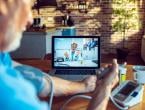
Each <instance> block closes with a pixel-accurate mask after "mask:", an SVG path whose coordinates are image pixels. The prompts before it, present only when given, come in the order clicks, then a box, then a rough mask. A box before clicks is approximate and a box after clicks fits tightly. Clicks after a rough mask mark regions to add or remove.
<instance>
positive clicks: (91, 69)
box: [51, 36, 100, 80]
mask: <svg viewBox="0 0 145 110" xmlns="http://www.w3.org/2000/svg"><path fill="white" fill-rule="evenodd" d="M52 68H53V71H51V74H52V75H54V76H58V77H61V78H64V79H68V80H82V79H84V78H85V77H87V76H88V75H94V74H96V73H95V71H96V69H98V68H100V36H53V37H52Z"/></svg>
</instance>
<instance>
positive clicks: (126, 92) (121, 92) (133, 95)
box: [111, 81, 143, 107]
mask: <svg viewBox="0 0 145 110" xmlns="http://www.w3.org/2000/svg"><path fill="white" fill-rule="evenodd" d="M111 96H112V98H113V99H114V100H115V101H116V102H117V103H118V104H120V105H122V106H127V107H131V106H133V105H136V104H138V103H139V102H141V101H142V96H143V87H142V85H140V84H138V83H136V82H134V81H125V82H123V83H122V84H121V85H119V86H118V87H117V88H115V90H113V92H112V95H111Z"/></svg>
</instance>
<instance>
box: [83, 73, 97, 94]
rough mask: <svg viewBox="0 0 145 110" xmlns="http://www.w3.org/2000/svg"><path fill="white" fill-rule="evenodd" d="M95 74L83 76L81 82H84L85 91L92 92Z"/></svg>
mask: <svg viewBox="0 0 145 110" xmlns="http://www.w3.org/2000/svg"><path fill="white" fill-rule="evenodd" d="M96 81H97V77H96V76H89V77H87V78H85V79H84V80H83V81H82V82H83V83H84V84H85V92H92V91H94V90H95V87H96Z"/></svg>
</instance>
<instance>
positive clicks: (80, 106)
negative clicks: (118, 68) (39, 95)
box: [20, 60, 145, 110]
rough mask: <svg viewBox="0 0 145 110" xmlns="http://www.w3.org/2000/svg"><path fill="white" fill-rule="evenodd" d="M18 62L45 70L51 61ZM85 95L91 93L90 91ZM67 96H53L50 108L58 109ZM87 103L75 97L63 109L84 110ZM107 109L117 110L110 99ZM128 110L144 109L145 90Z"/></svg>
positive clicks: (131, 77)
mask: <svg viewBox="0 0 145 110" xmlns="http://www.w3.org/2000/svg"><path fill="white" fill-rule="evenodd" d="M20 62H21V63H23V64H28V65H31V66H34V67H37V68H39V69H42V70H43V71H46V72H47V71H49V70H51V61H43V60H29V61H20ZM127 79H128V80H132V79H133V70H132V65H128V66H127ZM87 95H91V93H90V94H87ZM69 98H70V96H67V97H65V96H63V97H57V98H54V103H53V107H52V110H59V109H60V107H62V105H63V104H64V102H65V101H66V100H68V99H69ZM88 104H89V101H88V100H85V99H75V100H74V101H72V102H71V103H69V104H68V105H67V107H66V109H65V110H86V108H87V106H88ZM107 110H118V109H117V108H116V107H115V106H114V105H113V104H112V102H111V101H109V103H108V107H107ZM129 110H145V91H144V96H143V101H142V102H141V103H140V104H137V105H136V106H134V107H131V108H130V109H129Z"/></svg>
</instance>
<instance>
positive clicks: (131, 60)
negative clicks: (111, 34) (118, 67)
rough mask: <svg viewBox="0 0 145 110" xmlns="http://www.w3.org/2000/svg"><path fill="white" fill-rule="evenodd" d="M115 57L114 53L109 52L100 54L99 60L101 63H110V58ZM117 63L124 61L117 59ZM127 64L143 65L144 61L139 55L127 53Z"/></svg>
mask: <svg viewBox="0 0 145 110" xmlns="http://www.w3.org/2000/svg"><path fill="white" fill-rule="evenodd" d="M113 58H116V55H114V54H109V55H102V57H101V62H102V63H111V62H112V59H113ZM118 62H119V63H122V62H124V61H118ZM126 62H127V64H130V65H145V62H144V61H143V60H142V59H141V57H140V56H139V55H129V56H128V57H127V61H126Z"/></svg>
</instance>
